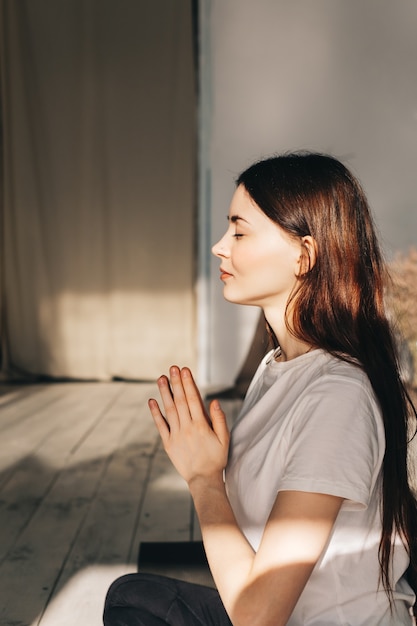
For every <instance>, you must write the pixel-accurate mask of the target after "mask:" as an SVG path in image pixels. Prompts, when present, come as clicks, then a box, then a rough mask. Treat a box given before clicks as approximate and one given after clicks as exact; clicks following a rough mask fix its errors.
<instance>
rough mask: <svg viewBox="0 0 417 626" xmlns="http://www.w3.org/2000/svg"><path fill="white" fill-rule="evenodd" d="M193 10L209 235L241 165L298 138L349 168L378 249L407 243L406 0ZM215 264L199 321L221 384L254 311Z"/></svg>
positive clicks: (412, 16) (411, 65) (409, 18)
mask: <svg viewBox="0 0 417 626" xmlns="http://www.w3.org/2000/svg"><path fill="white" fill-rule="evenodd" d="M202 21H203V30H204V32H205V37H204V36H203V38H202V45H203V50H202V58H203V57H204V59H205V60H204V67H203V72H202V81H203V82H202V88H203V91H202V97H203V100H204V99H205V104H204V108H205V116H204V119H202V129H201V130H202V142H203V143H202V146H203V159H202V161H203V163H202V167H203V171H202V177H203V179H205V183H206V188H205V190H204V202H203V210H206V211H208V212H209V213H210V215H211V223H210V238H211V240H212V241H213V242H214V241H216V239H217V238H218V237H219V236H220V235H221V233H222V231H223V230H224V228H225V226H226V219H225V216H226V214H227V211H228V203H229V201H230V197H231V194H232V193H233V179H234V177H235V176H236V174H237V173H238V172H239V171H240V170H241V169H243V168H244V167H246V166H247V165H249V164H250V163H251V162H252V161H253V160H255V159H257V158H259V157H261V156H263V155H268V154H270V153H273V152H282V151H285V150H289V149H301V148H307V149H313V150H321V151H326V152H331V153H332V154H334V155H335V156H338V157H340V158H342V160H343V161H344V162H345V163H346V164H347V165H348V166H350V167H351V168H352V169H353V171H354V172H355V173H356V174H357V175H358V176H359V178H360V179H361V180H362V182H363V184H364V186H365V189H366V191H367V193H368V197H369V199H370V202H371V205H372V207H373V209H374V213H375V216H376V221H377V225H378V227H379V229H380V231H381V235H382V242H383V246H384V248H385V249H386V251H387V253H392V251H394V250H396V249H401V248H402V249H404V248H408V247H409V246H411V245H413V244H414V245H416V244H417V175H416V162H417V158H416V157H417V81H416V59H417V37H416V32H417V3H416V2H415V0H397V1H396V2H392V0H257V1H256V2H255V1H254V0H211V1H210V0H203V2H202ZM207 55H209V59H210V63H209V64H208V61H207ZM208 107H209V108H210V115H208V111H207V108H208ZM204 168H206V169H204ZM207 172H209V174H210V176H208V175H207V176H206V174H207ZM205 236H206V237H207V229H206V232H205ZM205 253H207V251H206V252H205ZM206 262H207V264H209V262H208V260H207V259H206ZM218 265H219V264H218V261H217V260H215V259H213V260H212V261H211V262H210V265H207V269H206V272H207V274H209V277H208V280H209V285H210V293H211V295H210V294H209V299H210V304H209V311H210V315H209V318H208V319H207V320H206V322H207V323H206V324H205V325H204V324H203V326H205V327H204V328H202V327H200V332H201V333H206V332H208V336H209V344H208V346H207V350H206V359H207V360H206V367H205V371H206V375H207V379H208V381H209V382H211V383H213V384H226V385H227V384H229V383H231V382H232V381H233V379H234V376H235V374H236V373H237V371H238V369H239V366H240V364H241V362H242V360H243V358H244V356H245V353H246V351H247V348H248V345H249V342H250V339H251V333H252V329H253V326H254V322H255V319H256V317H257V312H256V311H254V310H251V309H245V308H244V307H238V306H235V305H231V304H228V303H225V302H224V301H223V299H222V286H221V283H220V281H219V279H218ZM203 273H204V268H203ZM203 369H204V368H203Z"/></svg>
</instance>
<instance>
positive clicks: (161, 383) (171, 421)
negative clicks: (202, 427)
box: [157, 376, 179, 431]
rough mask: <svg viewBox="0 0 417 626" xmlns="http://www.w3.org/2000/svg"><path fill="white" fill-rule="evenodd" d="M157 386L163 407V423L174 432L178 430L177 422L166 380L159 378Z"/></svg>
mask: <svg viewBox="0 0 417 626" xmlns="http://www.w3.org/2000/svg"><path fill="white" fill-rule="evenodd" d="M157 384H158V390H159V393H160V396H161V400H162V403H163V405H164V412H165V421H166V422H167V423H168V425H169V428H170V430H171V431H172V430H173V429H174V430H175V428H178V425H179V420H178V413H177V408H176V406H175V402H174V398H173V395H172V391H171V387H170V384H169V381H168V378H167V377H166V376H160V377H159V378H158V380H157Z"/></svg>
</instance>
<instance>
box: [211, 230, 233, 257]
mask: <svg viewBox="0 0 417 626" xmlns="http://www.w3.org/2000/svg"><path fill="white" fill-rule="evenodd" d="M211 251H212V253H213V254H214V256H218V257H220V258H224V257H227V256H229V250H228V247H227V243H226V235H223V237H222V238H221V239H220V240H219V241H218V242H217V243H215V244H214V246H213V247H212V249H211Z"/></svg>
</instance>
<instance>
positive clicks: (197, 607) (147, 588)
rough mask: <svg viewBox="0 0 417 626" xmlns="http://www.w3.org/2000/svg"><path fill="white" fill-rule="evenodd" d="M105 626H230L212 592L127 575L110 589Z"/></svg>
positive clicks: (157, 578)
mask: <svg viewBox="0 0 417 626" xmlns="http://www.w3.org/2000/svg"><path fill="white" fill-rule="evenodd" d="M104 624H105V626H166V625H169V626H232V625H231V621H230V620H229V617H228V615H227V613H226V611H225V609H224V606H223V603H222V601H221V599H220V596H219V594H218V592H217V591H216V589H212V588H211V587H204V586H203V585H196V584H194V583H188V582H184V581H181V580H175V579H173V578H167V577H165V576H158V575H155V574H146V573H139V574H127V575H126V576H122V577H121V578H118V579H117V580H116V581H115V582H114V583H113V584H112V585H111V587H110V589H109V591H108V593H107V598H106V604H105V608H104Z"/></svg>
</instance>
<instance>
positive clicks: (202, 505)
mask: <svg viewBox="0 0 417 626" xmlns="http://www.w3.org/2000/svg"><path fill="white" fill-rule="evenodd" d="M189 487H190V492H191V495H192V497H193V500H194V505H195V509H196V512H197V516H198V519H199V522H200V527H201V532H202V537H203V542H204V547H205V550H206V554H207V559H208V562H209V566H210V570H211V573H212V575H213V578H214V581H215V583H216V586H217V588H218V590H219V593H220V595H221V598H222V600H223V603H224V605H225V608H226V610H227V612H228V613H229V616H230V617H231V619H232V621H233V623H234V624H236V626H237V624H238V623H237V622H235V621H234V619H233V618H234V615H235V613H236V606H237V602H238V600H239V599H240V597H241V595H242V592H243V591H244V590H245V587H246V585H247V584H248V581H249V580H250V574H251V569H252V565H253V560H254V557H255V552H254V550H253V548H252V547H251V545H250V544H249V542H248V541H247V539H246V537H245V536H244V534H243V533H242V531H241V530H240V528H239V526H238V524H237V522H236V518H235V516H234V513H233V511H232V508H231V506H230V503H229V500H228V498H227V495H226V489H225V485H224V482H223V478H222V476H221V475H219V476H216V477H215V478H211V479H207V478H205V477H204V478H196V479H194V480H193V481H191V483H190V485H189Z"/></svg>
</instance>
